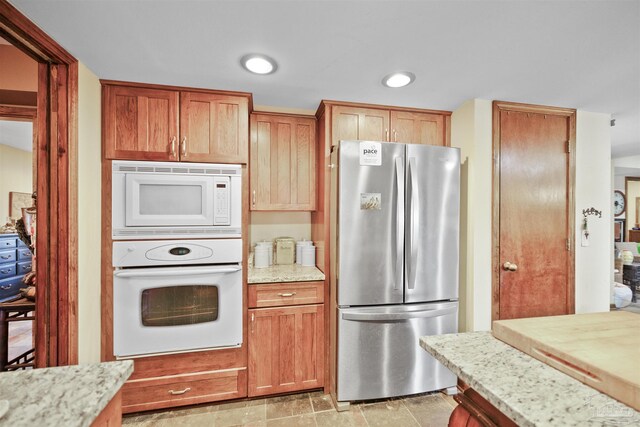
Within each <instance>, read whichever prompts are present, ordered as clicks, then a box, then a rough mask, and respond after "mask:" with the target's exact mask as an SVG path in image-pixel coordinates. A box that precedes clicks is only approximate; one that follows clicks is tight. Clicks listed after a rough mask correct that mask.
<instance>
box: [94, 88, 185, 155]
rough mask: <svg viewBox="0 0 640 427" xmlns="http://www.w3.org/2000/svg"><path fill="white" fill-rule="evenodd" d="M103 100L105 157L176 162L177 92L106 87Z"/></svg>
mask: <svg viewBox="0 0 640 427" xmlns="http://www.w3.org/2000/svg"><path fill="white" fill-rule="evenodd" d="M103 97H104V105H105V111H104V113H103V120H104V121H103V126H104V137H105V146H104V147H105V151H104V153H105V158H107V159H131V160H178V156H177V148H178V145H177V138H178V92H175V91H171V90H160V89H149V88H138V87H129V86H111V85H107V86H104V89H103ZM172 148H173V150H172Z"/></svg>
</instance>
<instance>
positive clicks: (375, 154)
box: [360, 141, 382, 166]
mask: <svg viewBox="0 0 640 427" xmlns="http://www.w3.org/2000/svg"><path fill="white" fill-rule="evenodd" d="M380 165H382V145H380V143H379V142H370V141H364V142H361V143H360V166H380Z"/></svg>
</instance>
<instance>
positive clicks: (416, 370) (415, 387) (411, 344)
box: [337, 302, 458, 401]
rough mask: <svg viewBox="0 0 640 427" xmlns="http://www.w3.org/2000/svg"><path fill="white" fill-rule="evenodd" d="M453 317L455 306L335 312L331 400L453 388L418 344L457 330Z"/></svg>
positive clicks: (453, 381) (449, 377)
mask: <svg viewBox="0 0 640 427" xmlns="http://www.w3.org/2000/svg"><path fill="white" fill-rule="evenodd" d="M457 319H458V303H457V302H446V303H434V304H407V305H396V306H377V307H366V308H345V309H338V378H337V399H338V400H339V401H350V400H365V399H381V398H386V397H392V396H404V395H409V394H415V393H424V392H427V391H433V390H440V389H443V388H447V387H453V386H455V385H456V377H455V375H454V374H453V373H451V371H449V370H448V369H447V368H445V367H444V366H443V365H442V364H441V363H440V362H438V361H437V360H436V359H434V358H433V357H432V356H431V355H429V354H428V353H427V352H426V351H425V350H424V349H422V348H421V347H420V344H419V342H418V340H419V338H420V337H421V336H426V335H438V334H445V333H455V332H457V330H458V320H457Z"/></svg>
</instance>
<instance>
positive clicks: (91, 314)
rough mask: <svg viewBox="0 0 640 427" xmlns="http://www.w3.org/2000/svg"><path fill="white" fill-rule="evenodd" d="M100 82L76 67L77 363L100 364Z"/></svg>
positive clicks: (84, 68) (81, 65) (85, 68)
mask: <svg viewBox="0 0 640 427" xmlns="http://www.w3.org/2000/svg"><path fill="white" fill-rule="evenodd" d="M100 91H101V88H100V82H99V81H98V78H97V77H96V76H95V75H94V74H93V73H92V72H91V70H89V69H88V68H87V67H86V66H84V65H83V64H82V63H80V64H79V66H78V361H79V363H93V362H99V361H100V336H101V329H100V259H101V255H100V250H101V238H100V237H101V225H100V223H101V208H100V204H101V179H102V178H101V173H100V170H101V169H100V168H101V166H100V165H101V162H100V150H101V133H100V129H101V118H100V105H101V103H100V96H101V95H100V93H101V92H100Z"/></svg>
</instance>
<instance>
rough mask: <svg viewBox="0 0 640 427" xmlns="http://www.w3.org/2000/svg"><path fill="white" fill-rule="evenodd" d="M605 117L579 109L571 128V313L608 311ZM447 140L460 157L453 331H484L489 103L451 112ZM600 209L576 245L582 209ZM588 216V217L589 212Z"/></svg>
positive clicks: (487, 304)
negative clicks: (583, 243)
mask: <svg viewBox="0 0 640 427" xmlns="http://www.w3.org/2000/svg"><path fill="white" fill-rule="evenodd" d="M609 119H610V117H609V115H607V114H597V113H588V112H583V111H578V115H577V130H576V145H577V149H576V212H575V213H574V214H575V216H576V242H574V248H575V252H576V312H578V313H580V312H589V311H606V310H608V309H609V292H610V291H609V289H610V282H611V281H610V275H611V271H612V269H613V265H612V259H611V257H610V256H609V251H610V249H611V239H612V238H613V237H612V228H611V227H612V224H611V221H612V220H611V210H610V206H611V154H610V152H611V141H610V127H609ZM451 145H452V146H454V147H459V148H460V149H461V154H462V174H461V178H462V183H461V186H462V188H461V194H462V195H463V196H464V195H465V194H466V200H463V201H462V204H461V207H462V212H461V220H462V222H463V223H462V225H461V239H462V241H461V271H460V282H461V283H460V289H461V293H460V309H461V315H460V330H461V331H473V330H475V331H479V330H490V329H491V194H492V187H491V185H492V167H493V160H492V153H493V149H492V104H491V101H487V100H480V99H473V100H469V101H467V102H465V103H464V104H463V105H462V106H460V108H458V109H456V110H455V111H454V112H453V115H452V117H451ZM591 206H593V207H595V208H596V209H598V210H601V211H602V213H603V217H602V218H601V219H598V220H597V221H596V220H592V219H590V222H589V230H590V232H591V233H592V235H591V238H590V245H589V247H585V248H583V247H580V246H579V245H580V225H581V222H580V218H582V209H585V208H588V207H591ZM591 218H593V217H591Z"/></svg>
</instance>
